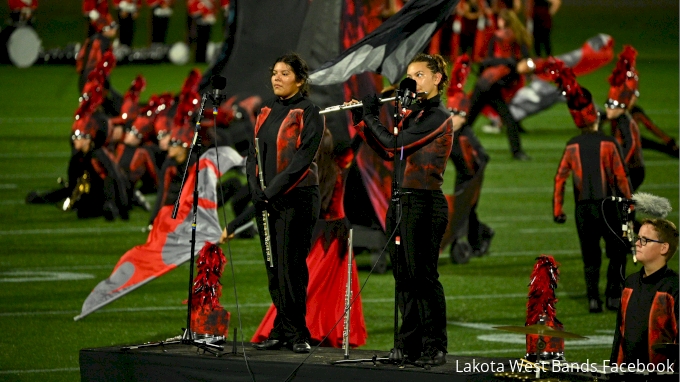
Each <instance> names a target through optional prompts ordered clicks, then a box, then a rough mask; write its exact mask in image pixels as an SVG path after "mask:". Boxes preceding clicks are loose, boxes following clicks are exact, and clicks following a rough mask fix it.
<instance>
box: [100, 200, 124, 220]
mask: <svg viewBox="0 0 680 382" xmlns="http://www.w3.org/2000/svg"><path fill="white" fill-rule="evenodd" d="M102 210H103V211H102V212H103V214H104V219H106V220H107V221H113V220H115V219H116V218H117V217H119V216H120V213H119V211H118V207H116V205H115V203H113V202H112V201H106V202H104V206H103V207H102Z"/></svg>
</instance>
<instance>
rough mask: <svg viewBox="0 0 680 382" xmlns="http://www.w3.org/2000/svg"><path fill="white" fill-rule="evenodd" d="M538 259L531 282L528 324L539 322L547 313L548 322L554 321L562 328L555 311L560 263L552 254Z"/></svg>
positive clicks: (556, 325)
mask: <svg viewBox="0 0 680 382" xmlns="http://www.w3.org/2000/svg"><path fill="white" fill-rule="evenodd" d="M536 260H537V261H536V264H535V265H534V270H533V272H532V273H531V282H530V283H529V300H528V301H527V320H526V325H534V324H536V323H538V321H539V319H540V316H541V315H545V317H546V320H545V321H546V322H547V323H554V324H555V327H558V328H562V323H560V322H559V320H557V316H556V311H555V303H557V298H556V297H555V289H557V281H559V278H560V272H559V270H558V269H557V267H558V266H559V264H558V263H557V262H556V261H555V259H554V258H553V257H552V256H545V255H541V256H540V257H538V258H537V259H536Z"/></svg>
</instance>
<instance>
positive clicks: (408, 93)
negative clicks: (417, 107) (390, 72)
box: [397, 78, 417, 108]
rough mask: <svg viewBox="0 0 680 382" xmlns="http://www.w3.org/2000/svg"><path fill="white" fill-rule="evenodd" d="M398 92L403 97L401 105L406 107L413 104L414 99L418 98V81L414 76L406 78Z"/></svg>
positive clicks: (400, 84)
mask: <svg viewBox="0 0 680 382" xmlns="http://www.w3.org/2000/svg"><path fill="white" fill-rule="evenodd" d="M397 94H399V95H400V97H401V105H402V106H403V107H404V108H407V107H409V106H411V103H412V102H413V100H415V99H416V96H417V93H416V81H415V80H414V79H412V78H404V79H403V80H402V81H401V82H400V83H399V91H398V92H397Z"/></svg>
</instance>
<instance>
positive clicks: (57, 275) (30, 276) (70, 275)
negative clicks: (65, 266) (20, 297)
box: [0, 270, 95, 283]
mask: <svg viewBox="0 0 680 382" xmlns="http://www.w3.org/2000/svg"><path fill="white" fill-rule="evenodd" d="M94 277H95V276H94V275H91V274H89V273H74V272H46V271H18V270H13V271H9V272H0V283H27V282H44V281H74V280H89V279H93V278H94Z"/></svg>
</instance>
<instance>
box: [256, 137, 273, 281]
mask: <svg viewBox="0 0 680 382" xmlns="http://www.w3.org/2000/svg"><path fill="white" fill-rule="evenodd" d="M255 153H256V154H257V167H258V168H257V170H258V171H257V172H258V176H259V178H260V187H262V191H264V190H265V189H266V188H267V186H265V185H264V173H263V171H262V170H263V168H262V155H261V154H260V139H259V138H255ZM262 225H263V226H264V252H265V254H266V255H267V262H268V263H269V267H271V268H273V267H274V260H273V258H272V237H271V235H270V234H269V213H268V212H267V208H266V207H265V209H264V210H262Z"/></svg>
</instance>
